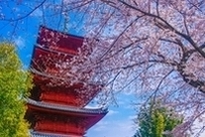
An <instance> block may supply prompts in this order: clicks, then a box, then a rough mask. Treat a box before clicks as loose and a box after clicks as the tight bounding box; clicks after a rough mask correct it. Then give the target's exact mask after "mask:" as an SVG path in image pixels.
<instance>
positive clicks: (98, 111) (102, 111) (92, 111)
mask: <svg viewBox="0 0 205 137" xmlns="http://www.w3.org/2000/svg"><path fill="white" fill-rule="evenodd" d="M27 103H28V104H30V105H32V106H34V107H36V108H39V109H49V111H50V110H53V111H60V112H71V113H78V114H79V115H106V114H107V113H108V109H107V108H78V107H74V106H68V105H60V104H54V103H47V102H42V101H35V100H32V99H27Z"/></svg>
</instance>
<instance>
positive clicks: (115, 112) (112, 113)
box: [107, 110, 119, 116]
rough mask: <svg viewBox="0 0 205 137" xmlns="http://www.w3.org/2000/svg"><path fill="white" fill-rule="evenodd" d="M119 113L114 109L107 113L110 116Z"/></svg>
mask: <svg viewBox="0 0 205 137" xmlns="http://www.w3.org/2000/svg"><path fill="white" fill-rule="evenodd" d="M117 113H119V112H118V111H114V110H109V113H108V114H107V115H108V116H111V115H114V114H117Z"/></svg>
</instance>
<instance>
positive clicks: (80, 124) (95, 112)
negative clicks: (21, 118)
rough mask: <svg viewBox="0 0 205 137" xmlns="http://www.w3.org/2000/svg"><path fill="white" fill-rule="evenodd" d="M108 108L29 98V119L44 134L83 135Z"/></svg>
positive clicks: (34, 128) (35, 129)
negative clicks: (80, 107)
mask: <svg viewBox="0 0 205 137" xmlns="http://www.w3.org/2000/svg"><path fill="white" fill-rule="evenodd" d="M107 112H108V111H107V109H102V108H98V109H87V108H82V109H79V108H77V107H73V106H68V105H66V106H65V105H57V104H51V103H47V102H39V101H34V100H31V99H28V111H27V114H26V117H27V119H30V121H31V122H32V123H34V124H33V125H32V129H33V130H34V131H38V132H43V133H44V134H45V133H46V134H53V133H55V134H62V135H79V136H83V135H84V134H85V132H86V131H87V130H88V129H89V128H90V127H91V126H93V125H94V124H95V123H97V122H98V121H99V120H100V119H102V118H103V117H104V116H105V114H106V113H107Z"/></svg>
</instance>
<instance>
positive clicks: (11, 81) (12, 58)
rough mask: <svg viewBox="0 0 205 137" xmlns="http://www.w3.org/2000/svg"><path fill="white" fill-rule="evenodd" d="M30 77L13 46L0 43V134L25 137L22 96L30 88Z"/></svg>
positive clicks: (26, 93)
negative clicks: (23, 68)
mask: <svg viewBox="0 0 205 137" xmlns="http://www.w3.org/2000/svg"><path fill="white" fill-rule="evenodd" d="M31 86H32V84H31V77H30V75H29V73H28V72H26V71H24V70H22V66H21V62H20V60H19V58H18V56H17V54H16V51H15V47H14V46H12V45H11V44H8V43H0V136H1V137H27V136H28V133H29V132H28V126H29V124H28V123H27V122H26V121H25V120H24V114H25V112H26V106H25V100H24V97H27V96H28V89H29V88H31Z"/></svg>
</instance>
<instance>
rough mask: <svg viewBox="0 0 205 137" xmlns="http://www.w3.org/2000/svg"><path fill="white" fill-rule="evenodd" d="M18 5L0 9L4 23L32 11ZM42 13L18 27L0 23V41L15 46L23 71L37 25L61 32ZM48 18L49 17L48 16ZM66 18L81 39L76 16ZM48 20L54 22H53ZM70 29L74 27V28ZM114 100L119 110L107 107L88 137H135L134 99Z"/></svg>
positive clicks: (33, 14) (129, 95)
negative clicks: (10, 42) (107, 109)
mask: <svg viewBox="0 0 205 137" xmlns="http://www.w3.org/2000/svg"><path fill="white" fill-rule="evenodd" d="M1 3H2V2H1ZM20 4H22V3H20ZM20 4H19V3H17V4H15V3H13V2H9V5H5V4H2V5H0V7H1V9H0V15H1V14H2V15H4V17H3V18H4V19H9V18H11V17H13V18H18V17H21V16H23V15H25V14H26V12H23V11H29V10H30V9H31V7H32V4H29V2H28V5H30V6H31V7H29V8H28V7H27V6H24V5H23V6H22V5H20ZM42 12H43V11H42V9H37V10H36V11H35V12H33V13H32V14H31V15H29V16H28V17H27V18H25V19H24V20H22V21H19V22H17V23H16V22H8V21H3V20H1V19H0V29H1V31H0V37H1V38H2V40H11V41H13V42H14V43H15V44H16V47H17V51H18V54H19V56H20V59H21V60H22V63H23V66H24V68H25V69H27V68H28V66H29V63H30V59H31V55H32V50H33V45H34V44H35V42H36V36H37V33H38V27H39V25H40V24H41V25H47V26H49V27H51V28H53V29H57V30H58V29H62V28H60V27H59V28H55V27H53V25H52V24H49V18H48V19H47V21H42V18H41V15H42ZM47 14H49V12H48V13H47ZM69 16H70V20H69V27H70V29H69V33H72V34H76V35H83V32H82V31H81V29H80V28H81V27H82V26H78V25H79V23H77V24H76V22H77V20H78V18H77V17H76V14H75V13H71V14H70V15H69ZM50 19H51V20H53V18H50ZM55 19H56V20H60V17H56V18H55ZM15 26H16V27H15ZM73 26H75V27H74V28H73ZM77 28H78V29H77ZM116 98H117V103H118V106H116V105H112V104H111V105H110V106H109V113H108V114H107V115H106V116H105V117H104V118H103V119H102V120H101V121H100V122H98V123H97V124H96V125H95V126H93V127H92V128H91V129H90V130H88V132H87V136H88V137H131V136H132V135H133V134H134V131H135V130H134V125H133V118H134V116H135V112H134V109H133V102H132V101H133V100H134V99H136V98H135V97H134V95H133V94H132V93H130V94H121V95H118V96H116Z"/></svg>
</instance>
